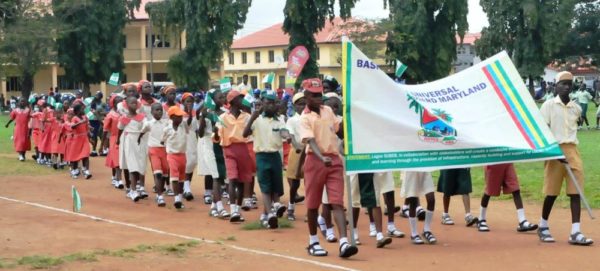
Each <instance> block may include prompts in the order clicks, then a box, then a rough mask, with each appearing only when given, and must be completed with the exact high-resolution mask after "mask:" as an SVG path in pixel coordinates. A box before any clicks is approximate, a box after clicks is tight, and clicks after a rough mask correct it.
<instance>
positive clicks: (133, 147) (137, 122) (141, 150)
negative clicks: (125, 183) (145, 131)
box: [118, 113, 148, 175]
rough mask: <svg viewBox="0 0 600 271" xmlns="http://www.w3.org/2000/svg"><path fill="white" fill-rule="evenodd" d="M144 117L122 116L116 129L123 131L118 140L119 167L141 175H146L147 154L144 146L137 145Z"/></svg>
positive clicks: (142, 115)
mask: <svg viewBox="0 0 600 271" xmlns="http://www.w3.org/2000/svg"><path fill="white" fill-rule="evenodd" d="M144 119H145V115H144V114H142V113H138V114H136V115H135V116H129V115H122V116H121V117H120V118H119V123H118V128H119V130H123V133H122V137H121V140H120V149H119V165H120V166H121V168H122V169H127V170H129V172H131V173H133V172H137V173H139V174H141V175H144V174H145V173H146V164H147V163H146V160H147V159H148V153H147V152H146V149H147V148H146V146H142V145H143V144H141V143H138V138H139V136H140V134H141V133H142V128H143V126H144Z"/></svg>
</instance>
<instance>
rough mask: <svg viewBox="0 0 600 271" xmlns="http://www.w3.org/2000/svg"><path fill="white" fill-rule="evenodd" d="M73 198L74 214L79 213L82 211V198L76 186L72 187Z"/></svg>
mask: <svg viewBox="0 0 600 271" xmlns="http://www.w3.org/2000/svg"><path fill="white" fill-rule="evenodd" d="M71 196H72V197H73V212H75V213H79V212H80V211H81V197H79V192H77V189H75V186H74V185H72V186H71Z"/></svg>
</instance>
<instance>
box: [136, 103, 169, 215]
mask: <svg viewBox="0 0 600 271" xmlns="http://www.w3.org/2000/svg"><path fill="white" fill-rule="evenodd" d="M150 114H151V116H152V117H153V119H152V120H149V121H145V122H144V128H143V129H142V132H143V133H147V134H148V143H147V144H148V157H149V158H150V166H151V167H152V173H153V174H154V189H155V190H156V204H157V205H158V207H164V206H166V203H165V199H164V197H163V193H164V192H165V191H164V190H165V181H166V180H165V179H168V178H169V164H168V161H167V149H166V148H165V145H164V144H163V142H162V140H163V133H164V131H165V129H166V128H167V126H168V125H169V120H167V119H164V118H163V115H164V112H163V107H162V105H161V104H160V103H158V102H156V103H154V104H152V107H151V111H150Z"/></svg>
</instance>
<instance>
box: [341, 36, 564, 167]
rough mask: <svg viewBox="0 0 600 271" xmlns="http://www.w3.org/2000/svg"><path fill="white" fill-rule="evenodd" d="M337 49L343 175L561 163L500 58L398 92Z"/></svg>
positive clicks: (347, 49)
mask: <svg viewBox="0 0 600 271" xmlns="http://www.w3.org/2000/svg"><path fill="white" fill-rule="evenodd" d="M342 50H343V51H342V58H343V65H342V70H343V71H342V72H343V85H344V133H345V139H344V152H345V154H346V170H347V172H348V173H359V172H377V171H390V170H400V169H403V170H415V171H430V170H436V169H443V168H457V167H470V166H476V165H486V164H498V163H506V162H518V161H535V160H549V159H558V158H563V157H564V156H563V154H562V152H561V150H560V148H559V146H558V143H557V142H556V140H555V139H554V137H553V136H552V134H551V132H550V130H549V128H548V126H547V125H546V123H545V122H544V120H543V118H542V116H541V114H540V112H539V110H538V108H537V106H536V104H535V102H534V101H533V99H532V98H531V95H530V94H529V92H528V91H527V89H526V87H525V85H524V83H523V80H522V79H521V76H519V73H518V72H517V70H516V68H515V67H514V65H513V63H512V61H511V60H510V58H509V57H508V55H507V54H506V53H505V52H502V53H499V54H497V55H495V56H493V57H491V58H489V59H487V60H485V61H483V62H481V63H479V64H476V65H474V66H473V67H471V68H469V69H466V70H464V71H462V72H460V73H457V74H453V75H451V76H448V77H446V78H443V79H440V80H437V81H434V82H430V83H427V84H421V85H400V84H397V83H396V82H394V81H393V80H392V79H391V78H390V77H389V76H388V75H387V74H385V73H384V72H383V71H381V70H380V69H379V68H378V66H377V65H376V64H375V63H374V62H373V61H371V60H370V59H369V58H368V57H366V56H365V55H364V54H363V53H362V52H361V51H360V50H359V49H358V48H356V47H355V46H354V44H352V43H351V42H349V41H344V42H343V43H342Z"/></svg>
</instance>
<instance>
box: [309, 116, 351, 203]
mask: <svg viewBox="0 0 600 271" xmlns="http://www.w3.org/2000/svg"><path fill="white" fill-rule="evenodd" d="M340 123H341V122H340V120H339V119H338V118H336V116H335V114H334V113H333V111H332V110H331V108H329V107H328V106H321V108H320V113H319V114H317V113H316V112H313V111H310V110H309V109H308V108H306V109H305V110H304V112H303V113H302V116H301V117H300V125H299V135H300V139H301V140H302V141H303V142H307V141H308V140H309V139H314V140H315V142H316V144H317V146H318V147H319V150H320V151H321V154H323V155H324V156H327V157H329V158H331V166H330V167H326V166H325V164H324V163H323V162H322V161H321V160H320V159H319V158H318V157H317V156H316V155H315V154H313V152H312V150H311V149H310V146H307V147H306V153H307V155H306V161H305V163H304V183H305V188H306V207H307V208H309V209H317V208H319V205H320V204H321V197H322V194H323V190H324V189H325V190H326V191H327V195H328V199H329V203H330V204H336V205H342V206H343V204H344V199H343V196H344V167H343V165H342V159H341V158H340V152H339V144H338V137H337V135H336V134H335V133H336V132H337V131H338V130H339V128H340V127H339V126H340Z"/></svg>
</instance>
